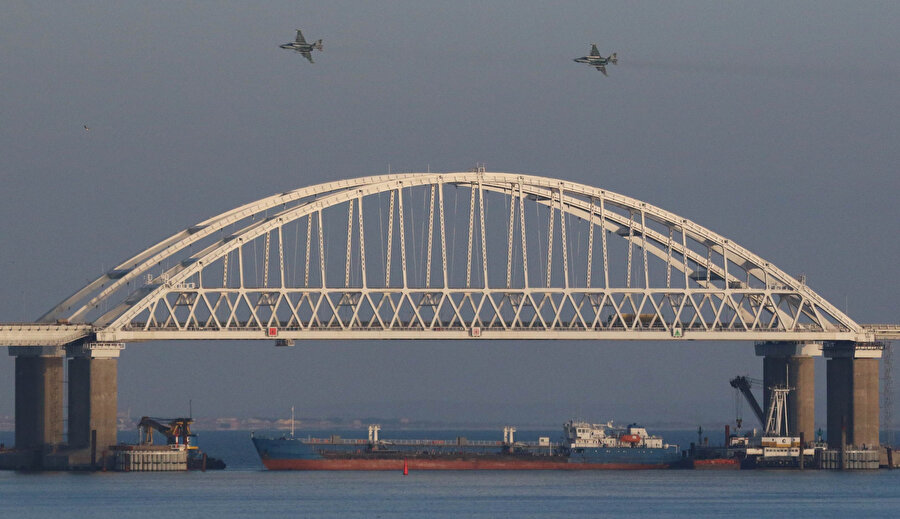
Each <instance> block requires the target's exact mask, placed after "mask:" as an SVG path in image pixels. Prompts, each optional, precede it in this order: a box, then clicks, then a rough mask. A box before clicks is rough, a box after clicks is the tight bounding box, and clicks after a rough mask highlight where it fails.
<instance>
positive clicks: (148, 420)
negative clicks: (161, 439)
mask: <svg viewBox="0 0 900 519" xmlns="http://www.w3.org/2000/svg"><path fill="white" fill-rule="evenodd" d="M163 422H168V425H166V424H165V423H163ZM192 423H194V420H193V419H191V418H153V417H151V416H144V417H142V418H141V421H140V422H138V429H139V430H140V433H141V440H140V441H141V444H142V445H153V429H156V430H157V431H159V432H160V434H162V435H163V436H165V437H166V445H184V446H186V447H187V448H188V449H196V448H197V446H196V445H192V441H191V438H196V437H197V435H196V434H191V424H192Z"/></svg>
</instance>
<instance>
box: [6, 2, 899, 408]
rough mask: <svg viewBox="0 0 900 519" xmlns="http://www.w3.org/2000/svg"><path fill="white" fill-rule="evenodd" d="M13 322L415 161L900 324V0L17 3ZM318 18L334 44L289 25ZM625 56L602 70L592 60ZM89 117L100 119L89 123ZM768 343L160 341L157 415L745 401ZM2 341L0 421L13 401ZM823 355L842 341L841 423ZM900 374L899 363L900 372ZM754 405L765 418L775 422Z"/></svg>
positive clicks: (313, 30) (142, 349)
mask: <svg viewBox="0 0 900 519" xmlns="http://www.w3.org/2000/svg"><path fill="white" fill-rule="evenodd" d="M0 13H2V15H0V48H2V49H3V52H2V53H0V92H2V95H0V122H2V124H0V179H2V193H3V195H2V204H0V237H2V246H0V272H2V276H3V282H2V288H0V290H2V297H0V321H27V320H33V319H36V318H37V317H38V316H40V315H41V314H43V313H44V312H45V311H46V310H47V309H49V308H50V307H52V306H53V305H54V304H56V303H57V302H58V301H60V300H62V299H63V298H64V297H66V296H68V295H69V294H70V293H71V292H73V291H75V290H76V289H78V288H80V287H81V286H83V285H84V284H85V283H87V282H88V281H90V280H91V279H93V278H94V277H96V276H97V275H99V274H100V273H102V272H103V271H104V270H106V269H108V268H110V267H111V266H114V264H117V263H118V262H119V261H121V260H122V259H124V258H126V257H128V256H131V255H132V254H134V253H136V252H138V251H140V250H143V249H144V248H146V247H148V246H149V245H151V244H153V243H155V242H156V241H158V240H159V239H161V238H163V237H165V236H168V235H170V234H172V233H174V232H176V231H179V230H181V229H183V228H186V227H188V226H189V225H192V224H194V223H196V222H197V221H200V220H203V219H205V218H208V217H210V216H213V215H215V214H218V213H221V212H223V211H226V210H228V209H230V208H232V207H235V206H237V205H239V204H242V203H245V202H249V201H252V200H256V199H258V198H262V197H264V196H268V195H271V194H274V193H276V192H281V191H285V190H289V189H293V188H297V187H302V186H306V185H310V184H315V183H320V182H325V181H329V180H337V179H341V178H348V177H356V176H362V175H370V174H379V173H385V172H387V170H388V167H390V168H392V169H393V170H394V171H422V170H425V169H426V168H430V169H431V170H432V171H458V170H468V169H470V168H471V167H472V166H473V165H474V164H475V163H476V162H483V163H486V164H487V168H488V170H493V171H507V172H521V173H527V174H535V175H545V176H550V177H558V178H563V179H567V180H572V181H577V182H582V183H586V184H590V185H594V186H598V187H602V188H606V189H609V190H612V191H615V192H618V193H622V194H625V195H629V196H633V197H635V198H638V199H641V200H645V201H647V202H649V203H652V204H655V205H657V206H660V207H663V208H665V209H667V210H670V211H672V212H674V213H676V214H679V215H682V216H684V217H687V218H690V219H692V220H694V221H696V222H698V223H700V224H702V225H705V226H707V227H709V228H711V229H712V230H714V231H716V232H718V233H720V234H722V235H724V236H726V237H728V238H729V239H732V240H734V241H736V242H737V243H740V244H741V245H743V246H744V247H747V248H749V249H750V250H752V251H754V252H756V253H757V254H759V255H761V256H762V257H764V258H766V259H767V260H769V261H771V262H773V263H775V264H777V265H778V266H779V267H780V268H782V269H784V270H785V271H787V272H789V273H792V274H800V273H804V274H806V276H807V282H808V284H809V285H810V286H811V287H812V288H813V289H814V290H816V291H817V292H818V293H820V294H821V295H823V296H824V297H825V298H826V299H828V300H830V301H831V302H833V303H835V304H836V305H837V306H839V307H840V308H842V309H846V310H847V312H848V313H849V315H850V316H851V317H853V318H854V319H856V320H857V321H858V322H864V323H866V322H900V312H898V310H897V303H896V301H897V299H896V298H897V294H898V293H900V290H898V288H900V286H898V285H900V283H898V269H897V258H898V257H900V246H898V240H897V235H898V231H900V223H898V222H900V209H898V204H897V203H896V198H897V194H898V193H900V174H898V164H900V146H898V143H900V123H898V121H900V95H898V92H900V62H898V59H897V56H898V55H900V33H898V31H897V27H900V4H898V3H897V2H889V1H885V2H849V1H848V2H835V1H817V2H781V1H779V2H746V3H736V2H713V1H709V2H701V1H688V2H659V3H657V2H625V1H622V2H596V1H584V2H552V3H550V2H542V1H537V0H534V1H532V0H527V1H516V2H512V1H510V2H498V1H484V0H482V1H478V2H462V1H457V2H435V1H430V2H423V1H408V2H406V1H392V2H348V1H328V2H321V1H314V2H264V3H257V2H246V3H223V2H211V1H210V2H168V3H147V2H78V3H64V4H61V3H58V2H46V3H43V2H5V3H4V5H3V7H2V8H0ZM297 27H301V28H302V29H303V30H304V34H305V35H306V37H307V39H308V40H315V39H318V38H323V39H324V40H325V43H324V45H325V49H324V51H323V52H321V53H316V54H315V59H316V63H315V64H314V65H310V64H309V63H307V62H306V60H304V59H303V58H302V57H300V56H299V55H296V54H294V53H291V52H287V51H284V50H281V49H279V48H278V45H279V44H281V43H284V42H286V41H289V40H292V39H293V36H294V30H295V29H296V28H297ZM590 43H597V44H598V47H599V48H600V50H601V52H604V53H606V52H613V51H615V52H618V54H619V58H620V63H619V65H618V66H611V67H609V68H610V77H603V76H602V75H601V74H599V73H598V72H596V71H594V70H593V69H591V68H590V67H587V66H586V65H579V64H575V63H573V62H572V58H574V57H578V56H582V55H584V54H586V53H587V51H588V49H589V45H590ZM83 125H87V126H89V127H90V131H88V132H86V131H85V130H84V129H83V128H82V126H83ZM752 350H753V348H752V346H751V345H749V344H704V343H678V344H677V346H676V345H671V344H645V343H626V344H606V343H604V344H589V343H575V344H568V343H558V342H557V343H550V342H540V343H529V344H524V345H521V344H515V343H506V342H497V343H490V344H484V343H478V344H477V345H476V344H470V343H468V342H462V343H453V342H448V343H424V344H416V343H410V342H405V343H399V344H390V343H385V342H363V343H356V344H351V343H344V344H338V343H329V342H324V343H313V344H308V345H301V346H298V347H296V348H293V349H291V350H288V351H286V350H285V349H278V350H276V349H275V348H273V347H271V343H269V342H259V343H227V344H215V343H186V342H181V343H168V344H162V343H146V344H134V345H129V346H128V348H127V349H126V351H125V352H124V354H123V356H122V358H121V359H120V371H119V375H120V384H119V402H120V408H121V409H122V410H126V409H131V410H132V413H133V414H135V415H140V414H166V413H171V412H180V411H183V410H184V409H185V408H186V407H187V400H188V399H192V400H193V404H194V410H195V414H205V415H216V416H250V415H258V416H275V415H285V414H286V413H287V412H288V411H287V410H288V409H289V407H290V406H291V405H292V404H293V405H295V406H297V410H298V413H299V414H301V415H303V414H309V415H312V414H317V415H333V416H356V415H359V414H362V415H366V414H371V415H384V416H408V417H411V418H443V419H448V420H460V421H462V420H483V421H487V422H495V421H496V422H500V421H513V422H529V421H540V420H543V421H548V422H551V423H552V422H559V421H562V420H565V419H567V418H569V417H570V416H572V415H574V414H578V415H580V416H584V417H587V418H597V419H607V418H614V419H617V420H631V419H635V420H642V421H645V422H654V421H669V422H671V421H682V422H685V423H688V424H691V423H695V422H700V421H705V420H719V421H722V422H724V421H728V420H731V419H732V418H733V414H734V411H733V406H734V404H733V397H732V393H731V389H730V387H729V386H728V379H729V378H730V377H731V376H733V375H735V374H737V373H750V374H751V375H759V374H761V372H762V368H761V365H762V363H761V361H760V360H759V359H757V358H755V357H754V356H753V351H752ZM13 364H14V363H13V359H12V358H11V357H8V356H6V355H5V352H4V353H3V355H2V356H0V381H2V382H0V383H2V385H3V386H5V387H2V388H0V394H5V395H7V396H6V397H3V398H0V414H8V415H11V414H13V407H14V401H13V398H12V390H13ZM824 371H825V370H824V363H823V362H822V361H819V362H818V363H817V375H818V382H819V384H818V390H817V393H818V407H819V411H820V412H819V415H818V420H817V421H818V422H821V423H824V419H825V415H824V407H823V404H824ZM896 377H897V375H896V374H895V378H896ZM747 415H749V412H747V413H745V417H747V418H749V416H747Z"/></svg>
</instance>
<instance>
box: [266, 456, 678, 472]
mask: <svg viewBox="0 0 900 519" xmlns="http://www.w3.org/2000/svg"><path fill="white" fill-rule="evenodd" d="M262 463H263V466H265V467H266V468H267V469H268V470H360V471H365V470H383V471H391V470H393V471H398V472H399V471H401V470H403V466H404V460H402V459H380V460H364V459H345V460H328V459H321V460H304V459H263V460H262ZM406 463H407V468H408V470H411V471H414V470H647V469H668V468H673V466H674V465H673V464H671V463H657V464H653V463H569V462H567V461H526V460H519V459H512V460H506V461H504V460H453V459H446V460H437V459H434V460H417V459H412V460H410V459H407V460H406Z"/></svg>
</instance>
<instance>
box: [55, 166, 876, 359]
mask: <svg viewBox="0 0 900 519" xmlns="http://www.w3.org/2000/svg"><path fill="white" fill-rule="evenodd" d="M451 199H452V203H451ZM460 205H461V206H462V207H460ZM488 215H491V217H489V216H488ZM598 233H599V234H600V236H599V239H597V236H596V235H597V234H598ZM596 249H600V250H596ZM397 255H399V257H400V261H399V264H398V262H397V261H396V256H397ZM462 261H464V265H461V264H460V263H461V262H462ZM341 263H343V266H344V269H343V271H342V272H340V271H339V270H338V269H336V268H335V267H336V266H337V265H340V264H341ZM59 321H62V322H66V323H89V324H91V325H92V326H93V329H94V330H95V333H96V337H97V339H98V340H101V341H125V342H130V341H142V340H155V339H272V338H275V337H277V338H279V339H339V338H346V339H349V338H356V339H359V338H373V339H375V338H407V339H421V338H430V339H440V338H463V337H489V338H496V339H503V338H509V339H523V338H533V339H548V338H573V339H614V340H623V339H639V340H661V339H665V340H682V339H695V340H751V341H755V340H796V341H810V340H827V341H833V340H854V341H864V340H871V337H870V336H871V332H870V331H866V329H864V328H863V327H862V326H860V325H859V324H857V323H855V322H854V321H853V320H852V319H850V318H849V317H847V316H846V315H844V313H842V312H841V311H840V310H838V309H837V308H836V307H835V306H834V305H832V304H830V303H828V302H827V301H826V300H824V299H823V298H822V297H821V296H819V295H818V294H816V293H815V292H814V291H813V290H811V289H810V288H809V287H807V286H806V284H805V283H804V282H801V281H799V280H797V279H795V278H793V277H792V276H790V275H788V274H786V273H785V272H783V271H781V270H780V269H778V268H777V267H775V266H774V265H773V264H771V263H769V262H768V261H765V260H763V259H762V258H760V257H759V256H757V255H755V254H753V253H752V252H750V251H749V250H747V249H745V248H743V247H741V246H739V245H737V244H735V243H734V242H732V241H730V240H727V239H725V238H724V237H722V236H719V235H718V234H716V233H714V232H713V231H711V230H709V229H707V228H705V227H702V226H700V225H698V224H696V223H694V222H691V221H690V220H687V219H685V218H682V217H680V216H678V215H675V214H673V213H670V212H668V211H665V210H663V209H660V208H658V207H655V206H652V205H650V204H647V203H645V202H642V201H640V200H636V199H633V198H629V197H626V196H623V195H619V194H616V193H612V192H609V191H606V190H602V189H597V188H593V187H589V186H586V185H582V184H576V183H572V182H566V181H562V180H557V179H552V178H545V177H537V176H527V175H518V174H507V173H490V172H486V171H484V170H482V169H479V170H476V171H471V172H459V173H408V174H394V175H382V176H374V177H364V178H359V179H351V180H344V181H340V182H331V183H326V184H320V185H317V186H311V187H307V188H303V189H298V190H296V191H291V192H287V193H282V194H279V195H276V196H272V197H269V198H265V199H263V200H259V201H256V202H253V203H251V204H247V205H244V206H241V207H238V208H236V209H234V210H232V211H228V212H226V213H223V214H221V215H219V216H216V217H214V218H211V219H209V220H206V221H204V222H200V223H198V224H197V225H194V226H192V227H190V228H188V229H185V230H183V231H181V232H179V233H177V234H175V235H173V236H171V237H169V238H167V239H166V240H163V241H162V242H160V243H158V244H156V245H154V246H152V247H150V248H149V249H147V250H145V251H143V252H141V253H139V254H137V255H135V256H134V257H132V258H129V259H128V260H126V261H124V262H122V263H121V264H120V265H118V266H117V267H116V268H114V269H112V270H110V271H109V272H107V273H105V274H104V275H103V276H101V277H99V278H98V279H96V280H95V281H93V282H92V283H90V284H88V285H87V286H85V287H84V288H82V289H81V290H79V291H77V292H76V293H75V294H73V295H72V296H71V297H69V298H67V299H66V300H64V301H63V302H61V303H60V304H59V305H57V306H56V307H54V308H53V309H51V310H50V311H49V312H48V313H47V314H45V315H44V316H43V317H42V318H41V319H40V322H44V323H53V322H59Z"/></svg>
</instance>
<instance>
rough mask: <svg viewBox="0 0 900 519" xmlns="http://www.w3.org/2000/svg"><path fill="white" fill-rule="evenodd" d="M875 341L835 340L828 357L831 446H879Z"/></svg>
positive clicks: (879, 351) (827, 350)
mask: <svg viewBox="0 0 900 519" xmlns="http://www.w3.org/2000/svg"><path fill="white" fill-rule="evenodd" d="M882 351H883V346H882V345H881V344H876V343H856V342H833V343H828V345H827V346H826V348H825V356H826V357H828V372H827V377H828V389H827V394H828V443H829V446H830V447H831V448H841V447H842V446H854V447H856V448H862V447H866V448H873V447H877V446H878V445H879V443H880V442H879V438H878V430H879V392H878V368H879V366H878V364H879V362H878V359H880V358H881V354H882Z"/></svg>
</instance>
